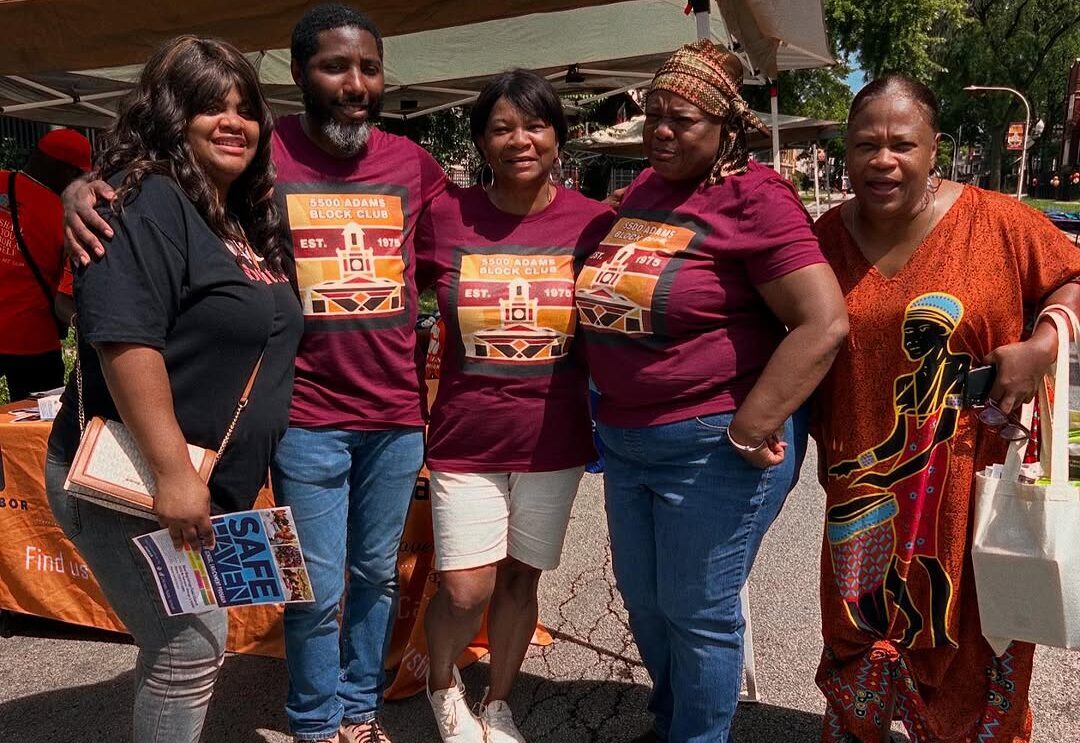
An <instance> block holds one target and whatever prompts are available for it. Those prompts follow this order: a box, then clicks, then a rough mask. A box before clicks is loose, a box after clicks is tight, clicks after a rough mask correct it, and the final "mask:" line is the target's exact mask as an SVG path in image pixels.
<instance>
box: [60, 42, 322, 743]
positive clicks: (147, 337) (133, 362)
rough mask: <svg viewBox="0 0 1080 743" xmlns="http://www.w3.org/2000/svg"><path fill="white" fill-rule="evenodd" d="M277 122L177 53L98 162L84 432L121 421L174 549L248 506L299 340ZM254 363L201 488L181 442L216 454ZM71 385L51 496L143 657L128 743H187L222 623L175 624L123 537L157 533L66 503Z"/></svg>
mask: <svg viewBox="0 0 1080 743" xmlns="http://www.w3.org/2000/svg"><path fill="white" fill-rule="evenodd" d="M271 128H272V118H271V113H270V110H269V108H268V106H267V104H266V101H265V100H264V99H263V97H262V95H261V93H260V91H259V86H258V79H257V75H256V73H255V70H254V69H253V68H252V67H251V65H250V64H249V63H248V61H247V60H246V59H245V58H244V57H243V55H242V54H240V53H239V52H238V51H237V50H236V49H235V48H233V47H232V46H229V45H228V44H225V43H223V42H220V41H213V40H205V39H197V38H194V37H181V38H178V39H175V40H173V41H171V42H169V43H168V44H166V45H165V46H163V47H162V48H161V49H160V50H158V52H157V53H156V54H155V55H154V56H153V57H152V58H151V60H150V61H149V62H148V63H147V65H146V67H145V68H144V70H143V72H142V75H141V77H140V80H139V84H138V86H137V87H136V89H135V90H134V91H132V93H131V94H130V96H129V97H128V98H127V100H126V101H125V103H124V105H123V106H122V110H121V113H120V115H119V117H118V119H117V121H116V123H115V124H114V126H113V127H112V129H111V130H110V131H109V133H108V136H107V137H106V141H105V147H104V151H103V152H102V153H101V154H100V157H99V161H98V172H99V173H100V175H101V177H103V178H105V179H107V180H109V181H110V183H111V185H112V186H113V187H114V188H115V190H116V196H115V198H114V199H113V201H112V203H111V205H110V206H109V207H108V208H107V209H106V210H105V214H106V216H107V218H108V219H109V223H110V228H111V232H112V235H111V238H112V239H111V241H110V242H109V244H108V246H107V254H106V255H105V257H103V258H102V259H101V260H100V261H99V262H97V263H93V264H91V265H89V266H87V267H84V268H81V269H79V270H78V271H77V272H76V276H75V302H76V308H77V313H78V330H79V343H80V359H81V362H82V378H83V390H82V395H83V404H84V407H85V412H86V416H87V419H89V417H90V416H95V415H97V416H103V417H105V418H107V419H119V420H122V421H123V422H124V424H125V425H126V426H127V428H128V430H129V431H130V432H131V434H132V435H133V437H134V439H135V441H136V443H137V444H138V446H139V449H140V451H141V453H142V454H143V456H144V458H145V459H146V461H147V463H148V465H149V467H150V469H151V470H152V472H153V475H154V478H155V480H156V484H157V496H156V498H155V502H154V512H155V515H156V516H157V519H158V522H159V523H160V525H161V526H164V527H166V528H168V530H169V532H170V534H171V536H172V538H173V542H174V544H175V545H176V546H177V547H178V548H181V547H182V546H183V545H184V543H185V542H186V543H187V544H188V545H190V546H191V547H194V548H197V547H199V546H200V545H207V546H210V545H211V544H212V543H213V531H212V529H211V526H210V514H211V513H212V512H224V511H236V510H243V509H246V508H250V507H251V506H252V504H253V503H254V501H255V498H256V495H257V494H258V491H259V488H260V487H261V485H262V484H263V482H264V480H265V473H266V471H267V466H268V464H269V461H270V457H271V455H272V453H273V449H274V447H275V446H276V444H277V440H278V438H279V437H280V436H281V434H282V433H283V432H284V430H285V427H286V426H287V424H288V405H289V398H290V396H291V392H292V378H293V366H294V359H295V355H296V348H297V344H298V342H299V339H300V334H301V331H302V318H301V313H300V307H299V303H298V301H297V299H296V296H295V294H294V293H293V290H292V287H291V285H290V283H289V282H288V280H287V279H286V275H287V273H288V272H287V270H286V269H287V267H286V266H283V265H282V261H283V260H284V259H283V256H282V253H281V247H280V243H279V241H278V235H279V226H280V214H279V212H278V208H277V206H276V204H275V202H274V200H273V195H272V194H273V189H272V186H273V177H274V172H273V167H272V165H271V163H270V134H271ZM260 355H261V357H262V362H261V365H260V367H259V370H258V373H257V375H256V377H255V382H254V386H253V388H252V390H251V393H250V403H249V404H248V406H247V407H246V409H245V410H244V411H243V413H242V414H241V415H240V417H239V421H238V423H237V425H236V429H235V431H234V433H233V435H232V439H231V443H230V444H229V446H228V448H227V449H226V450H225V451H224V453H223V454H222V456H221V458H220V460H219V461H218V463H217V466H216V468H215V470H214V474H213V477H212V478H211V479H210V482H209V485H206V484H204V483H203V482H202V480H201V479H200V477H199V476H198V474H197V473H196V472H195V470H194V468H193V467H192V465H191V462H190V459H189V458H188V456H187V447H186V445H187V444H188V443H191V444H195V445H198V446H202V447H206V448H208V449H212V450H216V449H217V448H218V446H219V444H220V442H221V441H222V439H223V437H224V435H225V430H226V428H227V427H228V425H229V423H230V420H231V418H232V413H233V410H234V408H235V407H236V404H237V402H238V400H239V398H240V396H241V393H242V391H243V389H244V387H245V385H246V384H247V382H248V379H249V377H250V376H251V373H252V370H253V369H254V368H255V365H256V362H257V360H258V359H259V358H260ZM79 437H80V424H79V420H78V399H77V392H76V380H75V379H74V378H73V379H72V380H71V382H70V383H69V385H68V389H67V391H66V392H65V400H64V406H63V408H62V410H61V413H60V415H59V416H58V417H57V420H56V423H55V425H54V427H53V433H52V436H51V437H50V439H49V453H48V458H47V461H46V468H45V475H46V489H47V491H48V496H49V502H50V504H51V505H52V509H53V512H54V514H55V515H56V518H57V521H58V522H59V523H60V524H61V526H62V527H63V528H64V531H65V533H66V534H67V535H68V536H69V537H70V538H71V539H72V541H73V542H74V543H75V546H76V547H77V548H78V549H79V551H80V552H81V553H82V555H83V557H84V558H85V559H86V562H87V563H88V564H89V565H90V567H91V568H92V569H93V571H94V575H95V577H96V578H97V580H98V582H99V583H100V584H101V588H102V590H103V592H104V593H105V596H106V597H107V598H108V600H109V602H110V604H111V605H112V607H113V609H114V610H115V611H116V613H117V615H118V616H119V617H120V619H121V620H122V621H123V622H124V625H125V626H126V627H127V628H128V630H129V631H130V632H131V634H132V636H133V637H134V638H135V642H136V643H137V644H138V646H139V659H138V664H137V668H136V685H135V713H134V735H133V738H134V740H137V741H140V743H143V742H154V741H161V742H162V743H164V742H166V741H168V743H174V742H179V741H184V742H185V743H186V742H189V741H195V740H197V739H198V737H199V734H200V731H201V729H202V725H203V720H204V718H205V715H206V708H207V705H208V703H209V700H210V694H211V691H212V688H213V683H214V680H215V678H216V676H217V671H218V669H219V667H220V665H221V660H222V658H223V656H224V651H225V641H226V634H227V615H226V612H225V610H224V609H215V610H212V611H209V612H206V613H202V614H195V615H182V616H177V617H169V616H167V615H166V612H165V610H164V607H163V606H162V602H161V600H160V599H159V598H158V596H157V590H156V587H155V580H154V577H153V575H152V571H151V570H150V568H149V566H148V565H147V564H146V562H145V561H144V560H143V558H142V557H141V556H140V555H139V554H138V552H137V550H136V549H135V547H134V546H133V544H132V542H131V539H132V537H135V536H137V535H139V534H143V533H146V532H149V531H152V530H154V529H156V528H158V524H155V523H154V522H152V521H149V520H146V519H140V518H137V517H134V516H128V515H126V514H123V513H120V512H118V511H113V510H110V509H107V508H104V507H101V506H98V505H95V504H92V503H89V502H87V501H83V500H76V499H75V498H73V497H72V496H71V495H70V494H69V493H68V492H66V491H65V490H64V480H65V477H66V475H67V471H68V469H69V467H70V464H71V461H72V459H73V457H74V453H75V450H76V448H77V447H78V443H79Z"/></svg>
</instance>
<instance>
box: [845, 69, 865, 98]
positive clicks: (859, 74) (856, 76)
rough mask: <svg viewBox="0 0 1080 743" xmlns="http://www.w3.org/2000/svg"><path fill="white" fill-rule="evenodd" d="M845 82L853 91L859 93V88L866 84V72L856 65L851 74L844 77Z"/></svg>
mask: <svg viewBox="0 0 1080 743" xmlns="http://www.w3.org/2000/svg"><path fill="white" fill-rule="evenodd" d="M844 82H846V83H847V86H848V87H849V88H851V92H852V93H858V92H859V88H861V87H862V86H864V85H866V73H865V72H863V71H862V68H859V67H856V68H855V69H854V70H852V71H851V74H850V75H848V76H847V77H846V78H844Z"/></svg>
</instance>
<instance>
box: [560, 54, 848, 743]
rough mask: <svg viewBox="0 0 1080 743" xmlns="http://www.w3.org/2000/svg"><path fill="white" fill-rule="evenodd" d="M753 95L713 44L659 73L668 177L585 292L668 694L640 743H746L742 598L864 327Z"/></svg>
mask: <svg viewBox="0 0 1080 743" xmlns="http://www.w3.org/2000/svg"><path fill="white" fill-rule="evenodd" d="M741 82H742V66H741V65H740V63H739V61H738V58H737V57H735V56H734V55H733V54H730V53H728V52H726V51H724V50H722V49H720V48H718V47H715V46H713V45H712V44H711V43H710V42H708V41H699V42H696V43H694V44H690V45H688V46H685V47H683V48H681V49H680V50H678V51H677V52H676V53H675V54H674V55H673V56H672V57H671V58H670V59H669V60H668V61H667V62H666V63H665V64H664V65H663V66H662V67H661V68H660V70H659V71H658V72H657V74H656V77H655V78H654V79H653V83H652V86H651V88H650V90H649V94H648V97H647V99H646V108H645V128H644V144H645V151H646V154H647V155H648V157H649V163H650V165H651V166H652V167H651V168H649V169H647V170H645V172H643V173H642V174H641V175H640V176H639V177H638V178H637V179H636V180H635V181H634V183H633V184H631V186H630V187H629V189H628V190H627V192H626V194H625V195H624V196H623V199H622V203H621V205H620V208H619V214H618V219H617V221H616V223H615V225H614V226H613V227H612V229H611V231H610V232H609V233H608V235H607V237H605V238H604V239H603V240H602V242H601V245H600V248H599V249H598V250H597V251H596V252H595V253H594V254H593V255H592V256H591V257H590V258H589V259H588V261H587V262H586V264H585V266H584V268H583V269H582V270H581V272H580V274H579V277H578V283H577V304H578V312H579V321H580V323H581V332H582V336H583V337H584V340H585V343H584V347H585V351H586V357H587V359H588V362H589V371H590V373H591V374H592V376H593V380H594V382H595V384H596V386H597V388H598V389H599V391H600V394H601V398H600V405H599V410H598V423H597V428H598V432H599V433H600V437H601V441H602V442H603V445H604V457H605V480H604V482H605V494H606V500H607V513H608V527H609V530H610V533H611V547H612V557H613V562H614V570H615V577H616V580H617V582H618V586H619V590H620V592H621V593H622V596H623V599H624V601H625V603H626V607H627V610H628V611H629V614H630V628H631V630H632V631H633V634H634V639H635V640H636V641H637V644H638V647H639V649H640V650H641V657H642V659H643V660H644V662H645V666H646V668H647V669H648V671H649V675H650V676H651V677H652V680H653V693H652V697H651V700H650V704H649V707H650V710H651V711H652V713H653V715H654V718H655V725H654V730H652V731H649V732H648V733H646V734H645V735H644V736H642V737H641V738H640V739H639V740H641V741H655V740H661V741H669V742H670V743H691V742H692V743H704V742H705V741H708V742H709V743H716V742H717V741H725V740H729V739H730V728H731V719H732V716H733V714H734V711H735V705H736V703H737V700H738V696H739V689H740V682H741V676H742V633H743V626H744V622H743V618H742V616H741V613H740V610H739V592H740V590H741V589H742V587H743V585H744V583H745V582H746V577H747V574H748V573H749V572H750V567H751V565H752V564H753V561H754V557H755V555H756V553H757V549H758V546H759V545H760V543H761V539H762V537H763V536H764V534H765V531H766V530H767V529H768V528H769V525H770V524H771V523H772V521H773V519H774V518H775V517H776V515H777V514H778V513H779V511H780V508H781V506H782V505H783V502H784V498H785V496H786V494H787V491H788V489H789V486H790V483H791V482H792V478H793V475H794V469H795V465H794V463H793V461H792V460H793V459H794V457H793V456H792V455H791V453H790V452H788V451H786V448H787V446H788V443H789V442H791V441H792V439H793V434H792V426H791V421H790V417H791V415H792V413H793V412H795V410H796V409H797V408H798V407H799V406H800V405H801V404H802V403H803V402H804V401H805V400H806V398H807V397H808V396H809V394H810V393H811V391H812V390H813V389H814V387H816V386H817V384H818V382H819V381H821V378H822V377H823V375H824V374H825V372H826V371H827V370H828V367H829V364H830V363H831V362H832V359H833V356H834V354H835V353H836V351H837V348H838V347H839V345H840V344H841V343H842V342H843V338H844V336H845V334H846V333H847V320H846V317H845V314H844V302H843V297H842V296H841V294H840V289H839V287H838V285H837V282H836V278H835V277H834V276H833V274H832V271H831V270H830V269H829V267H828V266H827V265H826V264H825V262H824V258H823V257H822V255H821V252H820V250H819V249H818V244H817V240H816V239H815V238H814V235H813V233H812V231H811V225H810V218H809V216H808V215H807V214H806V211H805V210H804V209H803V208H802V205H801V204H800V202H799V199H798V196H797V194H796V193H795V191H794V189H793V188H792V187H791V185H790V184H788V183H787V182H786V181H785V180H783V179H782V178H781V177H780V176H779V175H778V174H777V173H775V172H774V171H772V170H770V169H768V168H764V167H762V166H760V165H757V164H756V163H752V162H749V154H748V150H747V145H746V128H747V124H751V125H754V126H757V127H759V128H764V125H763V124H761V122H760V120H758V118H757V117H756V116H754V115H753V113H751V112H750V110H749V109H748V108H747V107H746V103H745V101H743V99H742V98H741V97H740V96H739V86H740V84H741Z"/></svg>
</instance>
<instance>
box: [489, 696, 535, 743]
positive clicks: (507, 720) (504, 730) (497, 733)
mask: <svg viewBox="0 0 1080 743" xmlns="http://www.w3.org/2000/svg"><path fill="white" fill-rule="evenodd" d="M480 720H481V721H482V722H483V723H484V725H485V726H486V727H487V734H488V737H487V739H488V743H526V741H525V736H524V735H522V734H521V731H520V730H518V729H517V725H515V724H514V713H513V711H512V710H511V709H510V705H509V704H507V703H506V702H504V701H503V700H501V699H496V700H495V701H493V702H488V703H487V704H485V705H484V706H483V707H481V709H480Z"/></svg>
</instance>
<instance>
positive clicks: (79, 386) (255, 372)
mask: <svg viewBox="0 0 1080 743" xmlns="http://www.w3.org/2000/svg"><path fill="white" fill-rule="evenodd" d="M75 319H76V315H72V317H71V328H72V330H75V331H76V333H75V335H76V337H75V390H76V393H77V395H76V397H77V398H78V408H79V438H82V436H83V434H84V433H85V432H86V406H85V404H84V403H83V373H82V354H80V353H79V345H80V344H79V339H78V330H77V328H76V326H75ZM267 340H269V338H268V339H267ZM265 355H266V345H265V344H264V345H263V350H262V351H260V352H259V358H258V359H256V360H255V368H254V369H252V370H251V374H250V375H249V376H248V380H247V384H245V385H244V391H243V392H241V393H240V399H239V400H238V401H237V403H236V408H235V410H233V416H232V419H231V420H230V421H229V427H228V428H226V429H225V436H224V437H222V439H221V446H219V447H218V449H217V455H216V457H215V459H214V463H215V464H216V463H217V460H218V459H220V458H221V455H222V454H224V453H225V447H226V446H228V445H229V441H231V440H232V435H233V431H235V430H236V424H237V422H238V421H239V420H240V413H242V412H243V410H244V408H246V407H247V406H248V400H249V399H250V398H251V390H252V388H253V387H254V386H255V378H256V377H258V376H259V368H260V367H261V366H262V362H263V356H265Z"/></svg>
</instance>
